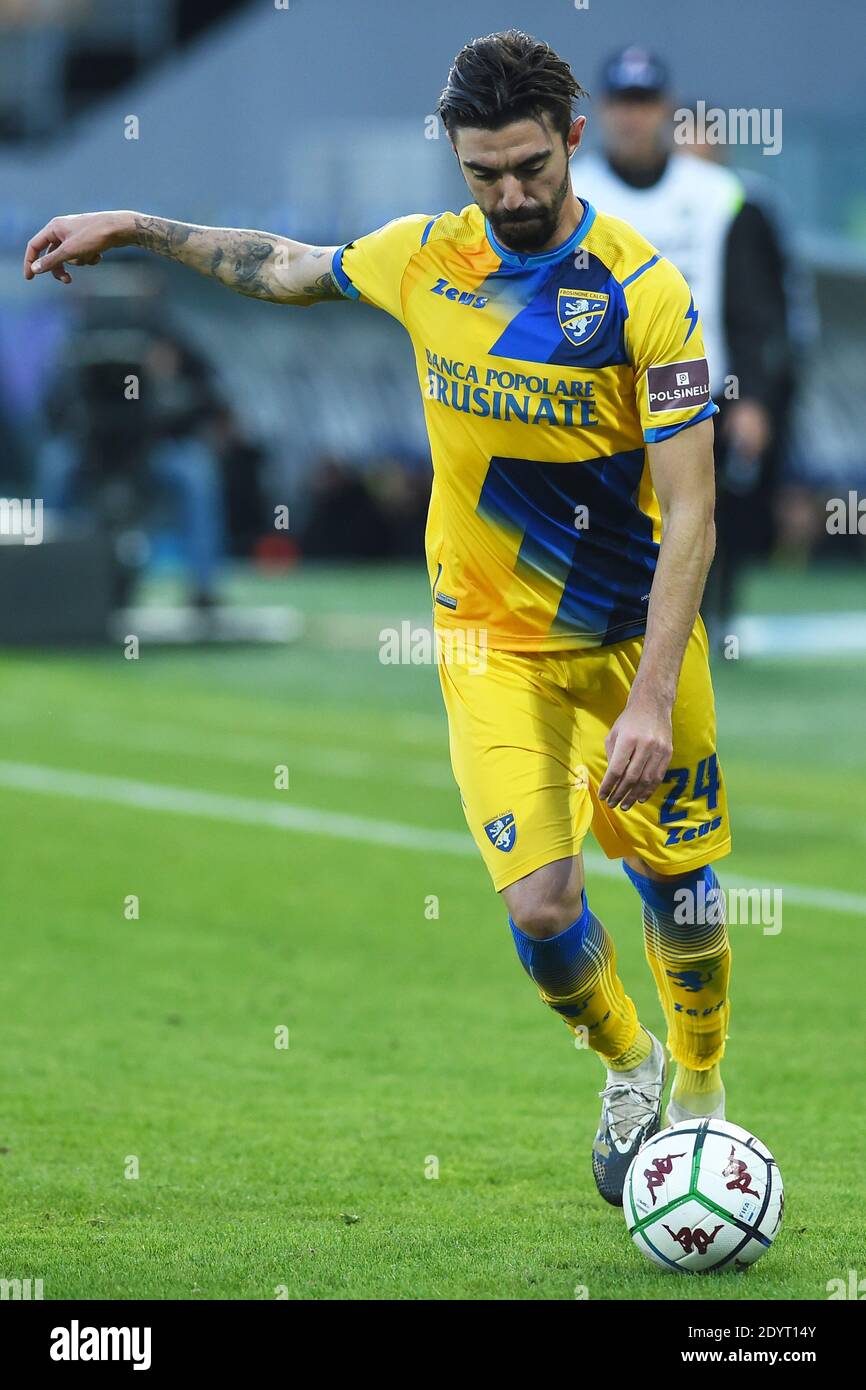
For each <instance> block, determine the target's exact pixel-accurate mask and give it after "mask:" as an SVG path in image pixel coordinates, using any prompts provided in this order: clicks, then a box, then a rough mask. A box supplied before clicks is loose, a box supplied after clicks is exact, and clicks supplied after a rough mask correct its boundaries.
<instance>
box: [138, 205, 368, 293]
mask: <svg viewBox="0 0 866 1390" xmlns="http://www.w3.org/2000/svg"><path fill="white" fill-rule="evenodd" d="M135 227H136V243H137V245H139V246H142V247H143V248H144V249H145V250H146V251H155V252H156V253H157V254H158V255H160V256H167V257H169V258H170V259H171V260H175V261H179V262H180V263H181V264H182V265H187V266H190V267H191V268H192V269H193V270H197V271H199V272H200V273H201V274H202V275H211V276H213V278H214V279H215V280H219V282H220V283H221V284H223V285H225V286H227V288H228V289H232V290H236V291H237V292H238V293H239V294H245V295H250V296H251V297H252V298H254V299H271V300H277V301H283V302H289V303H291V302H292V301H293V300H295V301H296V302H300V303H303V302H305V301H306V300H309V299H335V298H336V299H339V298H342V295H341V294H340V289H339V286H338V285H337V283H336V281H335V280H334V278H333V276H332V275H331V272H330V270H328V271H327V272H325V273H324V274H323V275H320V276H319V278H318V279H317V280H316V282H315V284H312V285H303V286H301V285H297V286H292V285H291V277H290V275H289V274H288V272H289V271H290V269H291V264H292V257H291V253H290V247H291V245H292V243H290V242H287V241H286V240H285V238H283V237H278V236H272V235H271V234H270V233H269V232H251V231H246V230H240V229H237V228H234V227H196V226H193V225H190V224H189V223H187V222H173V221H171V220H169V219H168V218H164V217H148V216H144V215H142V214H136V218H135ZM306 254H307V255H308V256H312V257H314V258H316V259H319V258H321V257H322V256H326V255H327V254H328V252H327V251H323V250H319V249H318V248H316V249H312V250H310V251H308V252H307V253H306ZM301 273H303V272H301Z"/></svg>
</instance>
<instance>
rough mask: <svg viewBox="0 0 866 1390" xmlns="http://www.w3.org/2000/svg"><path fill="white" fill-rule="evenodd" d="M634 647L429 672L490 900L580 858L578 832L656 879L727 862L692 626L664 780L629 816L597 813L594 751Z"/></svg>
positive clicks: (621, 699) (703, 637)
mask: <svg viewBox="0 0 866 1390" xmlns="http://www.w3.org/2000/svg"><path fill="white" fill-rule="evenodd" d="M642 647H643V637H633V638H630V639H629V640H628V641H625V642H617V643H615V644H614V645H612V646H609V647H595V648H591V649H589V650H584V651H560V652H530V653H527V652H508V651H493V650H487V651H486V652H485V653H484V654H483V656H484V660H483V661H482V660H480V659H479V656H480V654H479V653H475V656H474V658H473V659H471V660H470V659H466V660H459V659H457V658H456V656H455V654H454V652H453V649H452V652H451V654H449V657H448V659H447V660H441V661H440V662H439V676H440V680H441V682H442V691H443V695H444V698H445V708H446V711H447V713H448V728H449V735H450V744H451V766H452V768H453V770H454V776H455V778H456V780H457V785H458V787H459V788H460V794H461V798H462V801H463V809H464V811H465V813H466V819H467V821H468V823H469V829H470V830H471V832H472V835H473V837H474V839H475V843H476V844H477V846H478V848H479V850H480V851H481V854H482V856H483V858H484V862H485V863H486V865H487V868H488V870H489V872H490V876H491V878H492V879H493V883H494V886H495V887H496V889H497V891H498V890H500V889H502V888H507V887H508V885H509V884H510V883H514V882H516V880H517V879H519V878H523V877H524V876H525V875H526V874H529V873H532V871H533V870H534V869H538V868H541V866H542V865H543V864H550V863H552V862H553V861H554V860H555V859H565V858H567V857H568V856H570V855H575V854H578V853H579V852H580V849H581V847H582V845H583V841H584V837H585V836H586V833H587V831H588V830H590V829H592V833H593V835H594V836H595V838H596V840H597V841H598V843H599V845H600V846H601V848H602V849H603V850H604V852H605V854H606V855H607V857H608V858H609V859H620V858H622V857H623V856H624V855H639V856H640V857H641V858H642V859H644V860H645V861H646V862H647V863H648V864H649V865H650V866H651V867H652V868H654V869H655V870H656V871H657V872H658V873H661V874H680V873H686V872H687V871H688V870H689V869H696V868H700V867H701V865H703V864H708V863H711V862H712V861H713V860H715V859H720V858H721V857H722V856H723V855H725V854H728V853H729V851H730V848H731V835H730V828H729V824H728V807H727V799H726V796H725V786H724V781H723V779H722V772H721V768H720V766H719V762H718V758H717V756H716V715H715V706H714V702H713V687H712V681H711V678H710V667H709V659H708V654H707V634H706V631H705V629H704V625H703V623H702V621H701V619H700V618H698V620H697V623H696V624H695V628H694V630H693V632H692V635H691V637H690V638H689V642H688V646H687V648H686V654H685V658H684V660H683V667H682V673H681V675H680V681H679V687H678V689H677V698H676V702H675V704H674V708H673V745H674V748H673V757H672V759H671V765H670V768H669V770H668V773H667V776H666V778H665V780H664V781H663V782H662V783H661V785H660V786H659V787H658V788H657V789H656V791H655V792H654V793H653V795H652V796H651V797H650V798H649V799H648V800H647V801H646V802H644V803H643V805H641V804H640V803H638V802H636V803H635V804H634V806H632V808H631V810H629V811H621V810H620V809H619V808H618V807H617V808H611V807H609V806H607V805H606V804H602V803H601V802H599V800H598V796H597V791H598V787H599V784H600V783H601V780H602V778H603V776H604V773H605V771H606V769H607V754H606V753H605V748H604V741H605V738H606V737H607V735H608V733H609V731H610V728H611V725H612V724H613V723H614V721H615V720H616V719H617V718H618V716H619V715H620V714H621V713H622V710H623V708H624V707H625V703H626V700H627V698H628V694H629V691H630V689H631V685H632V681H633V680H634V677H635V672H636V671H637V666H638V662H639V660H640V655H641V650H642Z"/></svg>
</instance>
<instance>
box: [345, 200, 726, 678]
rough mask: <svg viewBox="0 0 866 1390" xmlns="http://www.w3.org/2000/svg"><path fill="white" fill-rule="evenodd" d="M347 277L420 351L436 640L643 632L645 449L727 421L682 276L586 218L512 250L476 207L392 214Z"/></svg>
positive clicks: (653, 520) (651, 526) (624, 229)
mask: <svg viewBox="0 0 866 1390" xmlns="http://www.w3.org/2000/svg"><path fill="white" fill-rule="evenodd" d="M333 272H334V276H335V278H336V280H337V282H338V283H339V285H340V288H341V290H342V292H343V294H344V295H346V296H347V297H349V298H353V299H358V298H360V299H361V300H362V301H363V302H365V303H368V304H373V305H375V306H376V307H377V308H379V309H383V310H385V312H386V313H389V314H391V315H392V316H393V317H394V318H396V319H397V320H399V322H400V323H402V324H403V326H404V327H405V328H406V330H407V331H408V333H409V336H410V338H411V340H412V345H413V347H414V350H415V360H416V365H417V370H418V381H419V383H420V386H421V392H422V395H423V399H424V412H425V417H426V423H427V431H428V434H429V437H430V447H431V452H432V458H433V469H434V481H433V492H432V497H431V501H430V513H429V518H428V523H427V538H426V544H427V563H428V569H429V572H430V581H431V585H432V588H433V598H434V610H435V614H436V623H437V627H439V628H441V629H446V630H447V629H451V628H457V629H470V630H471V631H472V632H473V633H474V634H476V635H477V634H481V633H483V634H484V637H483V639H482V640H483V641H485V642H486V643H487V645H489V646H491V647H494V648H502V649H505V650H514V651H541V650H556V649H560V648H575V647H594V646H602V645H607V644H610V643H613V642H618V641H622V640H623V639H625V638H628V637H634V636H637V635H639V634H640V633H642V632H643V631H644V630H645V627H646V612H647V604H648V600H649V591H650V586H651V584H652V579H653V574H654V571H655V565H656V559H657V556H658V546H659V539H660V535H661V523H660V516H659V507H658V502H657V500H656V497H655V493H654V491H653V487H652V481H651V478H650V473H649V468H648V464H647V454H646V448H645V445H646V443H647V442H650V443H651V442H654V441H657V440H661V439H665V438H666V437H668V436H669V435H671V434H674V433H675V432H676V431H677V430H680V429H683V428H685V427H686V426H688V425H692V424H694V423H695V422H696V421H698V420H703V419H706V418H707V417H708V416H710V415H712V414H714V413H715V411H716V406H715V405H714V404H713V402H712V400H711V398H710V390H709V373H708V369H707V363H706V359H705V356H704V347H703V340H702V334H701V327H700V322H699V318H698V314H697V311H696V309H695V306H694V301H693V299H692V296H691V293H690V291H689V288H688V286H687V284H686V282H685V280H684V279H683V277H682V275H681V274H680V273H679V271H678V270H676V269H675V268H674V266H673V265H671V263H670V262H669V261H667V260H665V259H664V257H662V256H661V255H660V254H659V253H658V252H657V251H656V250H655V248H654V247H652V246H651V245H650V244H649V242H647V241H646V240H645V239H644V238H643V237H642V236H640V235H639V233H638V232H636V231H635V230H634V228H633V227H630V226H629V225H628V224H627V223H625V222H621V221H620V220H619V219H618V218H614V217H608V216H607V215H606V214H604V213H601V212H596V210H595V209H594V208H593V207H592V206H591V205H590V204H588V203H587V204H585V205H584V214H583V217H582V220H581V222H580V224H579V226H578V227H577V228H576V229H575V231H574V233H573V234H572V235H571V236H570V237H569V238H568V240H567V241H565V242H563V244H562V245H561V246H558V247H556V248H555V249H554V250H553V251H549V252H546V253H544V254H538V255H524V254H518V253H517V252H513V251H509V250H508V249H506V248H505V247H503V246H500V245H499V244H498V242H497V241H496V238H495V235H494V233H493V230H492V228H491V227H490V225H489V223H488V222H487V220H486V218H485V217H484V215H483V213H482V212H481V210H480V208H479V207H478V206H477V205H476V204H471V205H470V206H468V207H465V208H464V209H463V211H462V212H460V213H459V214H456V213H451V212H445V213H441V214H440V215H439V216H437V217H430V216H427V215H421V214H417V215H411V216H408V217H400V218H397V219H396V220H395V221H394V222H390V223H388V224H387V226H384V227H382V228H381V229H380V230H379V231H375V232H372V233H371V234H370V235H368V236H364V237H360V238H359V239H358V240H357V241H353V242H350V243H349V244H348V245H346V246H343V247H340V248H339V249H338V250H337V251H336V253H335V255H334V259H333Z"/></svg>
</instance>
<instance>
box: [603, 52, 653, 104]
mask: <svg viewBox="0 0 866 1390" xmlns="http://www.w3.org/2000/svg"><path fill="white" fill-rule="evenodd" d="M602 84H603V86H604V90H605V92H606V94H607V95H608V96H610V97H621V96H626V97H628V96H635V97H640V96H647V97H652V96H662V95H663V93H665V92H666V91H667V90H668V85H669V76H668V70H667V67H666V66H665V64H664V63H663V62H662V60H661V58H657V57H656V55H655V54H654V53H650V52H649V51H648V50H647V49H645V48H639V47H638V46H637V45H636V44H630V45H629V47H628V48H623V49H621V50H620V52H619V53H615V54H614V55H613V57H612V58H609V59H608V61H607V62H606V63H605V65H604V70H603V73H602Z"/></svg>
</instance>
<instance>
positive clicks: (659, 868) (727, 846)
mask: <svg viewBox="0 0 866 1390" xmlns="http://www.w3.org/2000/svg"><path fill="white" fill-rule="evenodd" d="M732 847H733V846H732V843H731V840H730V839H728V840H724V841H722V844H721V845H718V846H713V848H712V850H711V851H709V852H708V853H703V854H699V853H696V854H692V855H689V857H688V858H687V859H678V860H677V861H676V863H674V862H673V861H672V860H670V859H665V860H662V861H661V862H659V861H658V860H655V859H651V858H650V856H649V855H648V854H646V853H642V852H641V851H640V850H637V849H635V848H634V847H633V846H631V845H629V846H626V847H625V848H624V850H623V852H622V854H620V853H618V852H614V853H613V854H608V852H607V850H605V855H606V857H607V858H608V859H625V858H627V856H628V855H630V854H635V855H637V857H638V858H639V859H643V860H645V861H646V863H647V864H649V866H650V868H651V869H655V871H656V873H658V874H663V875H664V876H665V878H677V877H678V876H679V875H680V874H687V873H688V872H689V870H690V869H701V868H703V866H704V865H705V864H714V863H715V861H716V860H717V859H724V857H725V855H726V854H730V852H731V849H732Z"/></svg>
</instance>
